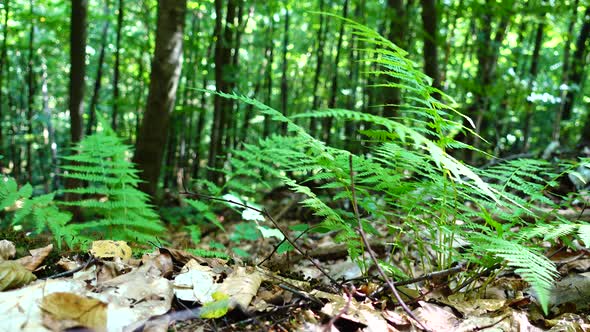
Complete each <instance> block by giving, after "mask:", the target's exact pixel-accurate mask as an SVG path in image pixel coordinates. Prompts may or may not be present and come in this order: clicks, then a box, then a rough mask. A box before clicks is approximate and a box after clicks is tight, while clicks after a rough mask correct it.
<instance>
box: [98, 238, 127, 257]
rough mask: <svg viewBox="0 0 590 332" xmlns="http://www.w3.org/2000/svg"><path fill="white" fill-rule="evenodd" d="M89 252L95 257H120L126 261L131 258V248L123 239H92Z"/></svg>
mask: <svg viewBox="0 0 590 332" xmlns="http://www.w3.org/2000/svg"><path fill="white" fill-rule="evenodd" d="M90 254H91V255H92V256H94V257H96V258H120V259H121V260H122V261H123V262H126V261H128V260H129V259H130V258H131V248H130V247H129V246H128V245H127V242H125V241H111V240H101V241H94V242H92V248H91V249H90Z"/></svg>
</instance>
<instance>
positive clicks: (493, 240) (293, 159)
mask: <svg viewBox="0 0 590 332" xmlns="http://www.w3.org/2000/svg"><path fill="white" fill-rule="evenodd" d="M341 19H342V18H341ZM343 20H344V21H345V22H346V23H347V24H348V25H349V26H350V27H351V28H352V30H353V33H354V34H355V35H356V36H357V38H358V39H359V40H362V41H363V42H364V44H365V45H367V48H366V49H364V51H365V52H367V53H369V55H368V56H367V57H366V60H365V61H369V62H372V63H375V64H377V65H378V69H376V70H371V71H370V72H369V73H368V74H372V75H378V76H385V77H390V78H395V79H396V82H395V83H379V84H377V86H383V87H396V88H400V89H402V90H403V91H404V97H405V103H404V104H402V105H399V106H400V112H399V114H400V116H399V117H397V118H384V117H381V116H378V115H374V114H366V113H362V112H355V111H350V110H343V109H327V110H319V111H318V110H312V111H309V112H305V113H300V114H296V115H293V116H292V117H291V118H288V117H285V116H284V115H283V114H282V113H281V112H279V111H277V110H275V109H273V108H272V107H270V106H267V105H264V104H262V103H260V102H259V101H257V100H255V99H252V98H249V97H246V96H242V95H238V94H235V93H224V92H212V91H206V90H200V91H203V92H210V93H214V94H218V95H220V96H222V97H225V98H229V99H233V100H237V101H240V102H243V103H246V104H249V105H252V106H254V107H255V108H256V109H258V110H259V111H260V113H261V114H262V115H264V116H266V117H270V118H271V119H274V120H276V121H279V122H283V123H286V124H287V128H288V135H287V136H271V137H268V138H265V139H263V140H260V141H259V142H258V144H246V145H244V146H243V148H242V149H240V150H238V151H234V152H232V159H231V161H230V163H229V167H228V168H227V169H225V170H224V171H225V173H226V175H227V184H226V185H225V187H224V188H218V189H220V191H219V192H218V193H221V192H223V191H226V190H230V189H232V188H238V187H237V186H236V185H235V184H233V183H235V182H238V181H236V180H238V179H239V182H244V181H245V182H244V183H249V185H250V186H249V187H248V188H249V189H252V187H251V186H257V185H260V184H262V183H263V181H264V183H265V185H266V184H267V183H269V182H271V181H273V179H278V180H280V181H281V183H283V184H284V185H287V186H288V187H289V188H290V189H291V190H292V191H294V192H297V193H300V194H302V195H303V196H304V197H305V198H304V199H302V200H301V202H300V203H301V204H302V205H304V206H306V207H308V208H310V209H312V210H313V211H314V212H315V214H316V215H317V216H319V217H321V218H322V220H323V221H322V223H321V224H320V225H317V226H316V227H315V228H314V230H315V231H331V232H332V234H333V236H334V238H335V240H336V241H339V242H345V243H347V244H348V245H349V247H348V249H349V254H350V256H351V257H352V258H353V259H355V260H357V262H359V264H364V261H363V260H362V257H363V255H362V251H363V248H362V245H361V241H360V239H359V237H358V235H357V234H356V230H355V228H356V225H357V222H356V220H355V218H354V216H353V214H352V213H351V212H350V200H351V195H350V171H351V170H350V169H349V164H348V158H349V156H350V152H349V151H346V150H343V149H338V148H334V147H330V146H327V145H326V144H324V142H322V141H320V140H318V139H316V138H315V137H312V136H311V135H310V134H309V133H307V132H306V131H305V129H303V128H302V127H300V126H298V125H297V124H296V123H295V120H299V119H305V118H311V117H313V118H327V117H331V118H334V119H337V120H342V121H356V122H362V123H364V124H366V126H365V128H368V129H365V130H363V131H361V134H363V135H364V136H365V137H366V138H367V140H368V141H369V142H371V145H370V146H369V147H370V152H369V153H368V154H366V155H355V156H352V158H353V164H354V172H355V189H356V192H357V198H358V204H359V208H360V209H361V211H362V212H363V215H362V225H363V228H365V229H366V231H367V233H369V234H371V235H372V236H382V237H386V236H388V237H390V242H393V244H394V246H395V247H396V248H399V250H403V251H405V250H407V251H408V252H409V250H410V249H409V248H408V247H407V242H404V241H407V239H410V240H411V241H412V242H413V243H412V244H411V245H412V246H413V248H414V249H416V250H418V251H419V252H420V253H421V254H422V257H421V258H420V259H421V262H420V264H422V265H424V268H435V267H447V266H449V265H450V264H452V263H453V262H455V261H458V260H465V259H467V260H469V261H471V262H473V263H476V264H478V265H480V266H482V267H492V266H494V265H495V264H496V263H498V262H504V265H506V266H510V267H513V268H515V272H516V273H518V274H520V275H521V276H522V277H523V279H524V280H525V281H527V282H529V283H530V284H531V286H532V287H533V289H534V291H535V292H536V293H537V294H538V298H539V301H540V302H541V305H542V307H543V309H544V310H545V311H546V310H547V303H548V294H549V292H550V290H551V287H552V282H553V279H554V278H555V276H556V270H555V266H554V265H553V264H552V263H551V262H550V261H549V260H548V259H547V258H545V257H544V256H543V255H542V251H541V248H539V247H538V246H537V245H535V241H534V239H545V240H548V239H555V238H559V237H564V236H568V235H571V234H575V233H576V232H577V233H578V235H579V237H580V238H582V239H583V240H584V242H585V243H590V227H586V226H584V227H582V226H571V225H564V226H561V227H559V226H555V225H548V226H546V227H547V228H545V229H543V230H539V229H535V226H540V225H541V224H542V222H541V221H542V219H543V217H544V214H546V212H543V211H544V210H541V209H539V208H537V206H545V207H547V206H548V207H549V208H550V209H551V208H556V207H555V205H554V204H553V203H552V201H551V200H549V199H547V197H545V189H546V188H547V186H548V185H549V184H551V183H552V181H553V179H554V178H555V176H556V175H555V174H553V173H551V172H550V166H551V165H549V164H547V163H544V162H540V161H536V160H529V159H521V160H515V161H510V162H505V163H500V164H497V165H495V166H493V167H490V168H488V169H485V170H478V169H474V168H472V167H469V166H466V165H464V164H463V163H461V162H460V161H459V160H457V159H455V158H454V157H453V156H452V155H450V154H449V153H448V150H450V149H460V148H467V149H472V150H475V149H474V148H473V147H471V146H468V145H465V144H464V143H461V142H457V141H455V140H454V139H453V135H454V134H455V133H457V132H458V131H464V132H468V133H469V132H471V130H470V129H469V128H466V127H464V126H463V125H462V124H461V122H465V123H467V124H469V125H471V126H473V124H472V123H471V120H470V119H468V118H467V117H465V116H463V115H461V114H460V113H459V112H458V111H456V110H455V109H454V108H453V107H451V106H449V105H447V104H446V103H445V102H444V101H451V102H452V100H451V98H450V97H448V96H446V95H444V94H443V93H442V92H441V91H438V90H436V89H434V88H432V87H431V86H430V79H429V78H428V77H427V76H426V75H424V74H423V73H422V72H420V71H419V70H418V69H416V68H418V66H417V65H416V64H414V63H413V62H412V61H411V60H409V59H408V58H407V57H406V55H407V54H406V52H405V51H403V50H401V49H400V48H398V47H397V46H396V45H394V44H392V43H391V42H390V41H389V40H387V39H386V38H383V37H382V36H380V35H379V34H377V33H376V32H374V31H373V30H371V29H369V28H367V27H365V26H362V25H360V24H358V23H356V22H354V21H351V20H348V19H343ZM435 93H436V94H437V95H439V96H441V100H438V99H436V98H434V97H433V94H435ZM457 120H459V121H457ZM471 133H472V132H471ZM472 134H473V133H472ZM248 179H249V180H248ZM310 183H313V184H314V186H315V187H316V188H317V189H321V190H323V192H325V193H328V196H327V197H324V196H322V194H318V193H317V192H315V191H314V190H312V189H311V188H310ZM317 183H319V185H316V184H317ZM238 191H239V190H238ZM492 212H493V213H492ZM525 217H527V218H532V219H533V221H534V222H537V223H538V224H534V225H533V227H530V226H528V225H527V224H526V223H525V222H524V218H525ZM379 224H382V225H385V226H386V227H387V229H389V234H379V233H378V231H377V227H375V226H376V225H379ZM514 227H520V232H514ZM544 227H545V226H544ZM459 247H461V248H463V250H464V251H465V252H463V253H460V252H458V250H457V248H459ZM430 249H434V250H435V252H436V257H433V258H432V259H430V258H429V257H430V255H429V252H430ZM402 256H403V255H402ZM406 262H407V263H408V264H411V263H412V262H411V260H409V259H408V260H406ZM390 270H392V271H393V270H395V269H390ZM411 270H412V269H411V266H408V267H407V271H401V270H399V271H397V272H395V274H396V275H403V274H408V275H409V274H411Z"/></svg>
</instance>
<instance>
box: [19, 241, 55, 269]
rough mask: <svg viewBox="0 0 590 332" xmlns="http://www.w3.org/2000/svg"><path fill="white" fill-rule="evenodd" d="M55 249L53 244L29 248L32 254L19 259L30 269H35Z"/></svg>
mask: <svg viewBox="0 0 590 332" xmlns="http://www.w3.org/2000/svg"><path fill="white" fill-rule="evenodd" d="M51 250H53V244H50V245H48V246H45V247H42V248H37V249H33V250H29V252H30V253H31V256H26V257H21V258H19V259H18V260H17V262H19V263H20V264H21V265H22V266H24V267H25V268H26V269H27V270H29V271H35V270H36V269H37V268H38V267H39V265H41V263H43V261H44V260H45V258H47V256H49V253H50V252H51Z"/></svg>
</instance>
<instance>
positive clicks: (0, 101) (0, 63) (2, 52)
mask: <svg viewBox="0 0 590 332" xmlns="http://www.w3.org/2000/svg"><path fill="white" fill-rule="evenodd" d="M9 12H10V0H5V1H4V21H3V24H2V26H3V27H4V30H3V31H2V48H1V49H0V123H3V122H4V110H3V107H4V94H3V93H2V88H3V87H4V81H3V79H4V64H5V63H6V56H7V52H6V51H7V45H8V43H7V39H8V13H9ZM7 93H8V90H7ZM9 111H10V110H9ZM0 151H4V131H3V130H2V126H1V125H0ZM2 167H4V161H3V160H2V159H0V168H2Z"/></svg>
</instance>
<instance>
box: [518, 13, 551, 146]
mask: <svg viewBox="0 0 590 332" xmlns="http://www.w3.org/2000/svg"><path fill="white" fill-rule="evenodd" d="M544 17H545V15H543V17H542V18H541V19H544ZM544 29H545V22H540V23H539V25H538V26H537V32H536V34H535V47H534V48H533V55H532V57H531V69H530V71H529V80H530V82H531V83H530V91H531V92H532V91H533V86H534V84H533V82H535V79H536V78H537V72H538V71H539V54H540V52H541V46H542V45H543V30H544ZM533 107H534V104H533V102H531V101H527V105H526V108H525V117H524V121H523V122H524V123H523V125H524V128H523V131H522V132H523V142H522V146H523V152H527V151H528V150H529V148H530V136H531V125H532V123H531V122H532V117H533Z"/></svg>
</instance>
